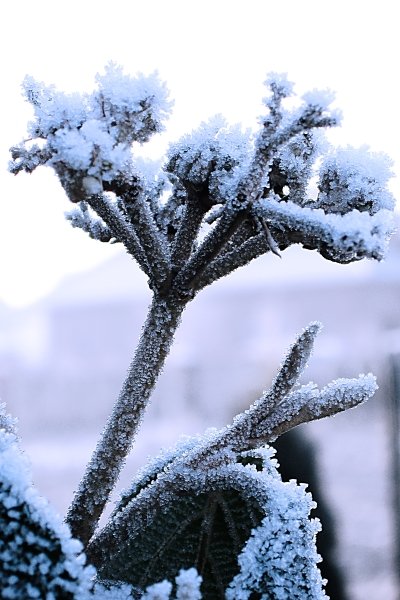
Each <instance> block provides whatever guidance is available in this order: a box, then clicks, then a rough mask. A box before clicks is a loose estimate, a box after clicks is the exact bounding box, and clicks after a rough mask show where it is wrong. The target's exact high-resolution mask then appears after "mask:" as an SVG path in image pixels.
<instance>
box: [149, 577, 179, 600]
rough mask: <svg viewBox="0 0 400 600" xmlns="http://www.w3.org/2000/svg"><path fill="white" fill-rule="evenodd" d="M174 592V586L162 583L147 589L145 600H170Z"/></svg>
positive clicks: (167, 582)
mask: <svg viewBox="0 0 400 600" xmlns="http://www.w3.org/2000/svg"><path fill="white" fill-rule="evenodd" d="M171 591H172V584H171V583H170V582H169V581H167V580H164V581H161V582H160V583H155V584H154V585H151V586H149V587H148V588H146V591H145V593H144V595H143V596H142V598H143V600H169V598H170V595H171Z"/></svg>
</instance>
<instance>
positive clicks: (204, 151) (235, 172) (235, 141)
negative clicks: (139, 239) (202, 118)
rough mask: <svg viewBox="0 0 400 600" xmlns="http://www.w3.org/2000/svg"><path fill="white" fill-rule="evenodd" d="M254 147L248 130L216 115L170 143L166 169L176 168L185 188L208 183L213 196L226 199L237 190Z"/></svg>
mask: <svg viewBox="0 0 400 600" xmlns="http://www.w3.org/2000/svg"><path fill="white" fill-rule="evenodd" d="M252 149H253V145H252V140H251V136H250V132H249V131H246V132H243V131H242V130H241V128H240V126H238V125H237V126H233V127H228V125H227V123H226V121H225V119H224V118H223V117H222V116H221V115H217V116H215V117H213V118H212V119H210V120H209V121H208V122H205V123H204V122H203V123H201V125H200V126H199V127H198V129H196V130H194V131H192V133H190V134H188V135H185V136H184V137H182V138H181V139H180V140H179V141H178V142H175V143H174V144H173V145H172V146H171V148H170V150H169V152H168V158H169V165H167V171H173V173H174V175H175V176H177V177H178V178H179V180H180V181H181V182H182V184H183V185H184V186H185V187H187V186H193V187H194V188H200V189H201V187H202V186H204V185H207V188H208V191H209V193H210V199H211V200H212V201H213V202H214V203H218V202H224V201H225V200H228V199H229V198H231V197H232V196H233V195H234V193H235V192H236V188H237V184H238V182H239V180H240V178H241V177H242V176H243V173H244V172H245V171H246V169H247V168H248V165H249V163H250V159H251V151H252Z"/></svg>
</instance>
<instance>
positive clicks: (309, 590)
mask: <svg viewBox="0 0 400 600" xmlns="http://www.w3.org/2000/svg"><path fill="white" fill-rule="evenodd" d="M270 494H271V498H270V502H269V505H268V513H267V515H266V516H265V517H264V519H263V520H262V523H261V525H259V526H258V527H257V528H255V529H253V531H252V534H251V537H250V539H249V540H248V542H247V543H246V545H245V547H244V548H243V550H242V553H241V554H240V555H239V559H238V562H239V566H240V572H239V573H238V574H237V575H236V576H235V577H234V579H233V580H232V582H231V584H230V585H229V587H228V589H227V591H226V599H227V600H248V599H250V598H252V597H254V594H257V597H259V598H262V599H264V600H269V599H271V598H274V599H276V600H286V599H287V598H290V599H291V600H292V599H293V600H294V599H296V598H298V599H299V600H303V599H304V598H307V599H308V598H309V599H312V600H323V599H327V596H326V594H325V593H324V591H323V581H322V578H321V573H320V571H319V569H318V568H317V566H316V565H317V563H318V562H319V560H320V557H319V556H318V554H317V551H316V547H315V536H316V533H317V532H318V531H319V529H320V526H319V523H318V522H316V521H315V520H314V521H309V520H308V518H307V515H308V513H309V511H310V510H311V508H312V507H313V504H312V501H311V497H310V494H307V493H305V491H304V487H302V486H296V485H295V484H294V482H290V483H286V484H282V483H281V482H277V481H272V482H270Z"/></svg>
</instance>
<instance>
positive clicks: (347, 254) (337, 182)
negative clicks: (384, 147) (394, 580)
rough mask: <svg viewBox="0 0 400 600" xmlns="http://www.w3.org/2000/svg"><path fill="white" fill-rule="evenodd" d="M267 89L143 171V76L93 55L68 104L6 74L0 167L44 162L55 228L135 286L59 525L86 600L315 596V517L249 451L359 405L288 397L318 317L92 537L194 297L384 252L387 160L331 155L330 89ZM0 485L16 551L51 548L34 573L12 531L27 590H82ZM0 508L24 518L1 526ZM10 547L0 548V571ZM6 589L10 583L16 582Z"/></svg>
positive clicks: (48, 539)
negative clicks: (250, 274) (292, 267)
mask: <svg viewBox="0 0 400 600" xmlns="http://www.w3.org/2000/svg"><path fill="white" fill-rule="evenodd" d="M266 85H267V88H268V93H267V96H266V98H265V100H264V105H265V114H264V115H263V116H262V117H261V119H260V129H259V131H257V132H243V131H242V130H241V128H240V127H239V126H237V125H236V126H230V125H228V124H227V123H226V122H225V121H224V119H223V118H222V117H215V118H214V119H211V120H210V121H209V122H208V123H203V124H201V125H200V126H199V127H198V128H197V129H196V130H195V131H194V132H192V133H191V134H189V135H186V136H184V137H183V138H182V139H181V140H178V141H176V142H174V143H173V144H171V146H170V149H169V151H168V152H167V156H166V157H165V159H164V162H160V166H159V169H158V171H157V169H153V167H154V164H153V167H152V168H147V167H146V166H145V163H144V162H143V160H141V159H140V157H139V156H136V155H135V154H137V152H136V153H135V149H136V148H137V144H142V143H144V142H146V141H147V140H149V138H150V137H151V136H152V135H153V134H156V133H158V132H160V131H161V130H162V129H163V123H164V121H165V118H166V117H167V116H168V113H169V111H170V108H171V103H170V101H169V100H168V94H167V91H166V89H165V87H164V85H163V84H162V83H160V81H159V80H158V78H157V77H156V76H155V75H152V76H150V77H145V76H143V75H139V76H137V77H136V78H132V77H130V76H127V75H124V74H123V72H122V70H121V69H120V68H119V67H118V66H116V65H114V64H110V65H108V66H107V67H106V69H105V73H104V74H103V75H99V76H98V77H97V87H96V89H95V91H94V92H93V93H92V94H83V95H79V94H69V95H68V94H64V93H62V92H60V91H58V90H56V89H55V88H54V87H51V86H50V87H49V86H45V85H43V84H41V83H38V82H36V81H35V80H34V79H32V78H27V79H26V80H25V83H24V91H25V95H26V97H27V99H28V101H29V102H30V103H31V104H32V106H33V109H34V120H33V121H32V123H31V124H30V125H29V133H28V135H29V139H28V140H26V141H25V142H23V143H21V144H20V145H18V146H15V147H13V148H12V149H11V154H12V161H11V163H10V170H11V172H13V173H18V172H20V171H26V172H28V173H30V172H32V171H33V170H34V169H36V168H37V167H39V166H48V167H51V168H53V169H54V171H55V173H56V174H57V176H58V178H59V180H60V183H61V185H62V187H63V189H64V190H65V192H66V194H67V196H68V198H69V200H70V201H71V202H72V203H73V204H74V208H73V210H72V211H70V212H69V213H68V215H67V219H68V220H69V221H70V223H71V225H72V226H73V227H79V228H81V229H82V230H84V231H85V232H87V233H88V234H89V236H90V237H92V238H94V239H97V240H100V241H102V242H106V243H108V242H110V243H122V244H123V245H124V247H125V249H126V250H127V252H128V253H129V254H130V255H131V256H132V257H133V258H134V259H135V260H136V261H137V262H138V264H139V266H140V267H141V268H142V270H143V271H144V272H145V274H146V275H147V277H148V283H149V286H150V288H151V290H152V292H153V301H152V304H151V306H150V309H149V314H148V317H147V320H146V323H145V325H144V328H143V332H142V336H141V338H140V341H139V344H138V347H137V350H136V353H135V355H134V358H133V361H132V364H131V366H130V368H129V370H128V374H127V378H126V380H125V382H124V384H123V386H122V389H121V392H120V395H119V397H118V399H117V402H116V404H115V407H114V410H113V412H112V414H111V417H110V419H109V421H108V423H107V425H106V427H105V429H104V431H103V434H102V437H101V439H100V440H99V443H98V445H97V447H96V449H95V451H94V454H93V456H92V459H91V460H90V462H89V463H88V466H87V469H86V473H85V475H84V477H83V479H82V481H81V483H80V486H79V488H78V490H77V492H76V494H75V497H74V500H73V503H72V505H71V507H70V509H69V511H68V514H67V519H66V520H67V523H68V525H69V526H70V528H71V531H72V534H73V536H74V537H76V538H79V539H80V540H82V542H83V544H84V546H85V550H86V552H87V556H88V558H89V559H90V561H91V562H93V564H94V565H95V566H96V568H97V569H98V581H97V582H96V585H95V590H94V592H93V593H94V595H95V596H94V597H96V598H98V600H100V599H103V598H104V599H106V598H111V597H113V598H121V600H122V599H125V598H127V597H130V596H132V597H138V594H139V596H140V595H142V596H143V597H144V598H148V599H150V598H154V599H155V598H159V599H160V600H161V599H164V598H170V597H171V594H175V595H176V598H177V599H181V600H183V599H184V598H187V599H188V600H189V598H190V600H195V599H196V598H200V597H201V595H200V594H204V595H205V597H206V598H210V597H212V598H223V597H225V591H226V590H227V589H228V591H227V592H226V593H227V595H228V596H227V597H229V598H254V597H255V596H257V597H262V598H271V599H279V598H289V597H290V598H300V597H303V598H304V597H307V598H315V599H320V598H323V597H324V592H323V587H322V581H321V577H320V574H319V571H318V569H317V567H316V561H317V556H316V551H315V546H314V537H315V533H316V525H315V523H312V522H310V521H309V520H308V514H309V510H310V508H311V505H312V504H311V500H310V498H309V496H308V495H307V494H306V493H305V492H304V490H303V489H302V488H299V487H297V486H295V485H294V484H288V485H285V484H283V483H282V481H281V480H280V478H279V476H278V474H277V471H276V468H275V464H274V461H273V459H272V458H271V455H270V450H268V448H267V447H266V446H265V444H267V443H268V442H269V441H272V440H274V439H275V438H276V437H277V436H279V435H281V434H282V433H284V432H285V431H287V430H288V429H290V428H292V427H295V426H296V425H298V424H300V423H304V422H306V421H311V420H313V419H319V418H322V417H325V416H329V415H332V414H335V413H336V412H339V411H341V410H345V409H347V408H351V407H353V406H355V405H357V404H359V403H360V402H362V401H364V400H366V399H367V398H368V397H370V396H371V395H372V394H373V393H374V391H375V389H376V382H375V379H374V377H373V376H372V375H366V376H364V375H361V376H360V377H359V378H358V379H349V380H343V379H340V380H338V381H336V382H333V383H331V384H329V385H328V386H326V387H325V388H323V389H322V390H319V389H318V388H317V387H316V386H315V385H314V384H308V385H305V386H299V385H298V380H299V377H300V375H301V373H302V371H303V370H304V368H305V366H306V363H307V360H308V358H309V356H310V352H311V349H312V347H313V343H314V339H315V336H316V335H317V333H318V331H319V327H320V326H319V324H317V323H312V324H311V325H310V326H309V327H307V328H306V329H305V330H304V331H303V332H302V333H301V335H300V336H299V338H298V339H297V340H296V342H295V343H294V345H293V346H292V347H291V348H290V350H289V353H288V355H287V357H286V359H285V360H284V362H283V364H282V366H281V369H280V370H279V372H278V375H277V376H276V378H275V379H274V381H273V382H272V385H271V387H270V389H269V390H267V391H266V392H265V393H264V394H263V395H262V396H261V397H260V398H259V399H258V400H256V401H255V402H254V404H253V405H252V406H251V407H250V408H249V409H248V410H247V411H245V412H244V413H242V414H241V415H238V416H237V417H236V418H235V419H234V421H233V423H232V424H231V425H230V426H228V427H226V428H224V429H222V430H220V431H216V430H209V431H208V432H206V434H204V435H203V436H198V437H195V438H191V439H186V440H184V441H182V442H181V443H180V444H179V445H178V446H177V447H176V448H174V449H173V450H170V451H166V452H164V453H162V454H161V456H160V457H158V458H157V459H156V460H155V461H153V462H152V463H151V464H150V466H149V467H148V468H147V469H146V470H145V471H143V472H142V473H141V474H140V475H139V476H138V478H136V480H135V481H134V484H133V485H132V487H131V489H129V490H128V491H127V492H126V493H125V494H124V495H123V496H122V497H121V500H120V501H119V503H118V505H117V507H116V509H115V511H114V513H113V514H112V516H111V518H110V519H109V521H108V523H107V524H106V526H105V527H104V528H103V529H102V530H101V531H96V528H97V524H98V521H99V519H100V516H101V514H102V512H103V510H104V507H105V505H106V503H107V501H108V499H109V497H110V494H111V492H112V490H113V488H114V486H115V484H116V482H117V479H118V476H119V472H120V470H121V468H122V466H123V464H124V461H125V458H126V455H127V454H128V452H129V451H130V450H131V446H132V442H133V439H134V436H135V434H136V432H137V430H138V427H139V425H140V423H141V420H142V417H143V414H144V411H145V409H146V406H147V404H148V401H149V399H150V396H151V393H152V390H153V388H154V386H155V383H156V381H157V377H158V375H159V373H160V372H161V369H162V367H163V365H164V361H165V359H166V357H167V355H168V352H169V349H170V345H171V343H172V339H173V336H174V333H175V331H176V328H177V327H178V325H179V322H180V319H181V315H182V313H183V311H184V309H185V307H186V305H187V304H188V302H190V301H191V300H192V299H193V298H194V297H195V296H196V294H197V293H198V292H199V291H200V290H202V289H203V288H205V287H206V286H208V285H210V284H211V283H213V282H214V281H216V280H218V279H219V278H221V277H224V276H226V275H228V274H229V273H231V272H232V271H234V270H235V269H237V268H239V267H242V266H244V265H246V264H248V263H249V262H250V261H252V260H253V259H255V258H257V257H258V256H260V255H261V254H266V253H269V252H271V253H273V254H275V255H279V256H280V255H281V252H282V251H284V250H285V249H286V248H288V247H289V246H290V245H292V244H301V245H302V246H303V247H304V248H305V249H309V250H317V251H318V252H319V253H320V254H321V255H322V256H324V257H325V258H327V259H329V260H332V261H336V262H339V263H348V262H351V261H357V260H360V259H363V258H370V259H377V260H380V259H382V257H383V256H384V253H385V251H386V247H387V242H388V239H389V237H390V235H391V233H392V230H393V225H392V211H393V206H394V200H393V198H392V196H391V194H390V192H389V190H388V187H387V183H388V178H389V177H390V162H389V161H388V159H387V158H386V157H384V156H383V155H380V154H378V153H372V152H370V151H368V149H366V148H361V149H358V150H356V149H350V148H346V149H334V148H330V146H329V144H328V143H327V141H326V139H325V138H324V135H323V130H324V129H325V128H327V127H331V126H334V125H337V124H338V122H339V120H340V115H339V113H338V111H337V110H336V109H333V108H332V107H331V103H332V99H333V96H332V94H331V93H330V92H329V91H318V90H312V91H311V92H308V93H306V94H304V95H303V96H302V97H301V98H296V96H294V93H293V89H294V88H293V85H292V84H291V83H290V82H289V81H288V80H287V78H286V76H285V75H280V74H272V75H270V76H269V78H268V79H267V81H266ZM312 189H315V192H312ZM271 258H272V257H271ZM282 268H284V261H282ZM0 419H2V420H1V421H0V422H1V423H3V425H2V427H3V430H2V433H1V435H2V436H3V438H4V439H3V442H2V444H3V446H2V451H3V453H4V452H9V453H10V456H12V457H14V458H12V459H10V461H11V462H10V461H9V463H10V464H12V461H13V460H14V461H15V460H19V461H21V460H22V459H21V456H20V454H19V453H18V452H19V451H18V452H17V450H16V443H15V439H14V438H15V434H14V433H13V424H12V422H11V421H10V420H7V419H6V418H5V417H0ZM7 440H8V441H7ZM11 441H12V443H11ZM13 453H14V454H13ZM16 457H18V458H16ZM4 464H8V463H4ZM21 464H22V463H21ZM7 468H8V467H7V466H5V467H3V472H4V473H5V474H7V473H8V471H7ZM24 472H25V471H24V470H23V469H22V470H21V473H24ZM4 473H3V475H2V476H4ZM21 476H22V475H21ZM4 481H6V483H5V484H2V485H3V487H2V489H1V493H2V494H3V496H2V497H3V498H4V502H6V503H7V502H10V500H9V499H10V498H17V499H18V500H15V502H17V504H15V507H17V506H18V509H17V508H15V510H14V505H13V506H12V507H10V508H11V512H10V510H8V508H7V506H6V505H5V504H4V502H3V507H4V506H6V509H7V510H6V509H4V508H3V513H4V516H3V513H2V516H1V518H2V519H3V520H4V523H5V525H4V526H5V527H6V528H8V529H7V530H6V531H10V532H11V531H14V529H15V528H17V529H18V527H19V526H20V524H21V523H24V527H25V526H26V527H27V531H28V530H29V531H32V532H33V534H32V535H33V537H32V536H30V537H29V539H30V540H32V543H33V544H34V545H35V549H36V548H37V547H39V546H40V544H42V542H43V544H42V545H43V547H44V548H51V549H53V548H56V550H55V551H54V552H55V554H54V553H53V555H52V556H53V557H54V560H52V562H51V564H50V563H48V562H46V563H42V562H41V561H42V560H47V559H46V556H47V555H46V552H45V551H44V550H43V553H40V554H39V558H37V556H36V554H34V555H33V554H32V553H31V554H29V553H30V552H31V551H30V549H29V548H28V549H27V550H26V552H27V555H26V556H27V557H28V558H26V559H25V558H24V556H22V554H21V547H20V546H18V544H17V542H18V540H19V539H20V537H18V536H17V538H16V540H17V541H16V542H15V543H16V544H17V546H15V550H14V549H13V552H14V554H15V553H17V552H20V558H21V564H22V565H25V562H24V561H25V560H27V561H28V563H29V569H30V570H32V569H33V571H34V572H35V573H36V571H35V569H36V567H35V565H39V566H38V569H39V571H40V573H41V575H42V576H43V581H44V582H45V583H43V585H44V586H45V585H48V586H49V587H48V589H47V588H46V594H47V595H46V598H48V599H49V598H51V597H52V596H51V595H50V593H53V592H52V588H51V585H53V583H52V582H53V573H54V572H55V571H54V569H55V570H56V571H57V573H59V572H62V573H64V571H65V573H66V574H67V575H65V577H64V575H60V577H61V579H57V585H64V580H65V581H66V580H68V576H69V577H70V579H71V581H70V580H68V582H69V583H70V586H72V587H71V589H74V590H77V589H78V587H79V585H82V586H83V587H84V586H85V585H86V583H85V582H87V581H88V580H87V579H85V577H86V573H87V571H85V569H84V567H83V564H81V562H79V561H80V560H81V559H79V558H77V553H79V550H77V549H76V548H75V549H71V548H72V547H71V544H72V542H70V541H68V540H70V538H68V535H67V533H66V532H62V531H61V529H59V528H58V525H57V526H56V525H55V521H53V520H51V519H50V517H48V513H47V512H46V511H43V510H42V509H40V508H39V504H38V503H37V499H35V498H36V496H35V495H34V494H33V496H32V494H31V492H29V494H28V492H27V490H28V487H27V484H26V483H23V484H22V483H21V484H18V485H19V487H18V485H17V483H16V481H17V480H15V482H14V480H11V479H10V480H7V479H5V480H4ZM7 481H8V483H7ZM18 481H19V480H18ZM21 481H22V480H21ZM23 481H24V482H25V481H26V479H24V477H23ZM29 490H31V488H29ZM12 502H14V500H12ZM18 503H19V504H18ZM18 511H19V512H18ZM14 513H15V515H17V513H18V515H20V514H21V515H22V514H23V515H24V516H23V518H22V517H21V518H20V517H19V516H18V518H17V516H16V517H15V518H16V525H12V529H10V525H9V522H11V521H10V519H13V518H14V517H13V515H14ZM7 519H8V520H7ZM49 519H50V520H49ZM15 530H16V529H15ZM24 531H25V530H24ZM7 535H8V533H7ZM10 535H11V533H10ZM24 535H25V533H24ZM38 540H40V542H39V541H38ZM14 541H15V540H14ZM13 543H14V542H13ZM46 544H47V545H46ZM12 548H14V546H12ZM35 551H36V550H35ZM52 552H53V550H52ZM15 555H16V554H15ZM9 556H11V555H9V554H7V553H5V554H3V555H2V560H5V561H6V563H7V565H8V562H9ZM31 556H32V558H31ZM238 556H239V562H238ZM42 557H45V558H43V559H42ZM10 560H11V558H10ZM12 560H13V559H12ZM7 561H8V562H7ZM10 564H11V563H10ZM12 564H14V563H12ZM43 564H46V565H47V567H43V566H42V565H43ZM71 565H74V566H73V567H71ZM76 565H78V566H76ZM24 568H25V567H24ZM26 568H28V567H26ZM7 569H8V566H7ZM46 569H47V570H46ZM57 569H58V570H57ZM60 569H61V571H59V570H60ZM63 569H64V570H63ZM70 569H72V571H71V570H70ZM182 569H183V571H182ZM30 570H29V573H30V572H31V571H30ZM24 572H25V571H24ZM177 573H180V574H179V575H178V576H177ZM62 577H64V579H62ZM7 581H8V583H9V584H10V585H14V584H15V585H17V584H18V585H19V583H18V582H19V579H17V580H15V579H13V578H12V577H11V579H10V580H7ZM35 581H36V580H35ZM41 581H42V580H41ZM60 581H61V582H62V583H59V582H60ZM21 582H22V583H21V585H25V583H24V582H25V579H24V577H23V576H21ZM46 582H47V583H46ZM80 582H81V583H80ZM200 583H201V585H200ZM32 585H34V584H32ZM35 585H36V583H35ZM65 585H67V584H66V583H65ZM88 585H89V584H88ZM73 586H75V588H74V587H73ZM76 586H78V587H76ZM132 586H133V587H132ZM199 586H200V589H199ZM29 589H30V588H29ZM68 589H70V588H68ZM79 589H80V588H79ZM139 590H141V591H139ZM28 591H29V590H28ZM74 593H75V591H74ZM77 593H78V592H76V594H77ZM88 593H89V592H88ZM113 594H114V595H113ZM10 597H12V596H10ZM27 597H29V596H27ZM65 597H68V596H65ZM75 597H78V596H77V595H76V596H75Z"/></svg>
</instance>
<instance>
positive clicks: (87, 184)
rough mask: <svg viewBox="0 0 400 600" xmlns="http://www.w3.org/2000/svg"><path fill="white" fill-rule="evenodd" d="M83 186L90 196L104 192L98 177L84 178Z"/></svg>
mask: <svg viewBox="0 0 400 600" xmlns="http://www.w3.org/2000/svg"><path fill="white" fill-rule="evenodd" d="M82 186H83V188H84V190H85V192H87V193H88V194H89V195H95V194H101V192H102V191H103V185H102V183H101V181H99V179H96V177H84V178H83V179H82Z"/></svg>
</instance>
